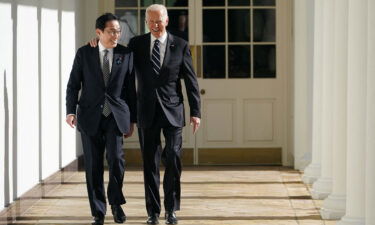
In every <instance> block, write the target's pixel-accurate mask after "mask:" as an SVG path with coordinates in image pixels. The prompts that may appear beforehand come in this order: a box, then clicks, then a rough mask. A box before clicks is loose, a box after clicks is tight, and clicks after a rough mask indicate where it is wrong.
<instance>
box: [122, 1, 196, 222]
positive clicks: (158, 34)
mask: <svg viewBox="0 0 375 225" xmlns="http://www.w3.org/2000/svg"><path fill="white" fill-rule="evenodd" d="M146 23H147V25H148V28H149V30H150V33H147V34H144V35H141V36H137V37H134V38H132V39H131V40H130V42H129V47H130V48H131V49H132V51H133V54H134V66H135V69H136V76H137V102H138V105H137V112H138V128H139V141H140V144H141V149H142V157H143V167H144V168H143V169H144V185H145V194H146V208H147V213H148V220H147V223H148V224H158V223H159V221H158V218H159V214H160V211H161V205H160V194H159V183H160V175H159V162H160V159H161V158H162V161H163V163H164V165H165V173H164V180H163V188H164V208H165V222H166V224H177V218H176V214H175V211H176V210H179V209H180V196H181V187H180V186H181V185H180V176H181V145H182V128H183V126H185V115H184V105H183V95H182V91H181V81H180V79H181V78H182V79H184V82H185V87H186V92H187V97H188V101H189V106H190V123H191V124H192V125H193V132H194V133H195V131H196V130H197V129H198V127H199V124H200V96H199V88H198V82H197V79H196V75H195V72H194V69H193V65H192V58H191V55H190V51H189V45H188V43H187V42H186V41H185V40H183V39H181V38H179V37H177V36H174V35H172V34H170V33H168V32H166V27H167V25H168V13H167V9H166V8H165V7H164V6H163V5H158V4H154V5H151V6H149V7H148V8H147V9H146ZM161 131H163V134H164V137H165V147H164V150H163V151H162V154H161V148H162V147H161V141H160V133H161Z"/></svg>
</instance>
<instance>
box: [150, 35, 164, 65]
mask: <svg viewBox="0 0 375 225" xmlns="http://www.w3.org/2000/svg"><path fill="white" fill-rule="evenodd" d="M167 37H168V34H167V32H165V33H164V34H163V36H161V37H160V38H156V37H154V35H152V34H151V44H150V56H151V57H152V49H153V48H154V43H155V40H156V39H158V40H159V41H160V44H159V50H160V66H162V65H163V61H164V55H165V49H166V48H167ZM151 57H150V59H151Z"/></svg>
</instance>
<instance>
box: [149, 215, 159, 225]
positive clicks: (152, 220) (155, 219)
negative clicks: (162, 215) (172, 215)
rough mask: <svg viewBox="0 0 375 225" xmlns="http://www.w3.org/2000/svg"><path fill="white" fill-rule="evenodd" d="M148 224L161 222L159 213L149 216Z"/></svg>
mask: <svg viewBox="0 0 375 225" xmlns="http://www.w3.org/2000/svg"><path fill="white" fill-rule="evenodd" d="M146 223H147V224H159V214H152V215H150V216H149V217H148V218H147V221H146Z"/></svg>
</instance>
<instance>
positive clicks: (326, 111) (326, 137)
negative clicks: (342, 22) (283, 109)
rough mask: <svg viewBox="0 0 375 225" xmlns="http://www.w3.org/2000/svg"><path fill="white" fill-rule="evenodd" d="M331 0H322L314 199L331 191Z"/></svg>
mask: <svg viewBox="0 0 375 225" xmlns="http://www.w3.org/2000/svg"><path fill="white" fill-rule="evenodd" d="M333 16H334V8H333V0H324V2H323V18H324V19H323V62H322V67H323V69H322V71H323V98H322V130H321V133H320V134H321V135H322V139H321V141H322V144H321V149H322V153H321V157H322V158H321V174H320V177H319V179H318V180H317V181H316V182H315V183H314V184H313V189H312V190H311V194H312V197H313V198H314V199H324V198H326V197H327V196H328V195H329V194H330V193H331V191H332V127H333V123H332V119H333V117H332V116H333V114H332V104H333V91H332V90H333V37H334V32H333V28H334V27H333Z"/></svg>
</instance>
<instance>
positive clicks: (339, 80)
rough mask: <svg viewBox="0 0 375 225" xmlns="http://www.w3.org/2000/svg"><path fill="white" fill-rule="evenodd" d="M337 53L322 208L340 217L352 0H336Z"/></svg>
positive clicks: (325, 214) (328, 215) (342, 212)
mask: <svg viewBox="0 0 375 225" xmlns="http://www.w3.org/2000/svg"><path fill="white" fill-rule="evenodd" d="M334 9H335V13H334V14H335V15H334V33H335V34H334V44H333V48H334V55H333V59H334V61H333V74H334V78H333V83H334V88H333V92H334V93H333V98H334V100H333V115H334V116H333V156H332V159H333V161H332V166H333V168H332V177H333V178H334V179H333V184H332V193H331V194H330V195H329V196H328V198H327V199H325V200H324V202H323V207H322V209H321V211H320V213H321V215H322V217H323V218H324V219H336V220H337V219H340V218H341V217H342V216H344V215H345V203H346V119H347V118H346V101H347V97H346V93H347V88H346V87H347V73H348V71H347V63H348V60H347V57H348V51H347V48H346V47H343V46H347V43H348V0H334Z"/></svg>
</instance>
